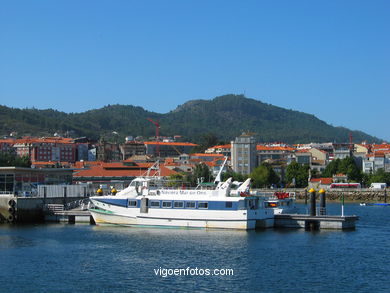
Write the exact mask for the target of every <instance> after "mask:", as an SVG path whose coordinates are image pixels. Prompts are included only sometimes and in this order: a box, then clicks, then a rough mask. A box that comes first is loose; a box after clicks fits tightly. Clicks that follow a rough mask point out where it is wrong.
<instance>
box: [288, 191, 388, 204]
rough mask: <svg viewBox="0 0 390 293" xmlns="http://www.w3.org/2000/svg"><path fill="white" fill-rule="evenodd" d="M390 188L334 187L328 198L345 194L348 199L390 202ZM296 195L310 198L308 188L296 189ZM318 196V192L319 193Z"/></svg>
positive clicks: (337, 198)
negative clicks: (352, 188) (389, 189)
mask: <svg viewBox="0 0 390 293" xmlns="http://www.w3.org/2000/svg"><path fill="white" fill-rule="evenodd" d="M388 195H389V193H388V190H386V189H382V190H374V189H354V190H351V189H349V190H348V189H332V190H327V191H326V200H330V201H332V200H334V201H340V200H341V199H342V197H343V196H344V200H346V201H359V202H389V201H390V199H389V198H388ZM295 196H296V199H298V200H305V198H309V194H308V192H307V191H306V190H304V189H303V190H295ZM317 196H318V194H317Z"/></svg>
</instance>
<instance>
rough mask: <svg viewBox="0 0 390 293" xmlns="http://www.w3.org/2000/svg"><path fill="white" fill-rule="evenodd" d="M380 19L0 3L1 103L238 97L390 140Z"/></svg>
mask: <svg viewBox="0 0 390 293" xmlns="http://www.w3.org/2000/svg"><path fill="white" fill-rule="evenodd" d="M389 15H390V1H379V0H372V1H369V0H367V1H359V0H353V1H348V0H326V1H325V0H317V1H303V0H302V1H300V0H296V1H293V0H288V1H287V0H286V1H278V0H275V1H270V0H267V1H265V0H264V1H262V0H257V1H249V0H242V1H238V0H237V1H228V0H223V1H218V0H208V1H206V0H193V1H191V0H177V1H174V0H172V1H171V0H164V1H161V0H159V1H157V0H156V1H148V0H142V1H141V0H139V1H132V0H123V1H121V0H115V1H103V0H94V1H87V0H83V1H79V0H66V1H65V0H56V1H53V0H47V1H43V0H34V1H21V0H0V104H2V105H6V106H10V107H17V108H25V107H35V108H38V109H46V108H54V109H58V110H60V111H65V112H82V111H86V110H90V109H94V108H100V107H102V106H104V105H108V104H117V103H118V104H131V105H136V106H142V107H144V108H145V109H147V110H150V111H155V112H159V113H166V112H169V111H170V110H173V109H175V108H176V106H178V105H180V104H183V103H185V102H186V101H188V100H192V99H211V98H214V97H216V96H220V95H223V94H229V93H234V94H242V93H245V95H246V96H247V97H250V98H254V99H257V100H260V101H263V102H266V103H269V104H273V105H276V106H280V107H283V108H287V109H294V110H298V111H302V112H306V113H311V114H314V115H316V116H317V117H318V118H320V119H322V120H324V121H326V122H328V123H330V124H332V125H334V126H345V127H348V128H350V129H353V130H362V131H364V132H367V133H369V134H371V135H375V136H378V137H380V138H383V139H386V140H390V130H389V129H390V128H389V125H390V123H389V122H390V115H389V111H390V99H389V98H390V95H389V93H390V32H389V31H390V17H389ZM346 140H347V138H346Z"/></svg>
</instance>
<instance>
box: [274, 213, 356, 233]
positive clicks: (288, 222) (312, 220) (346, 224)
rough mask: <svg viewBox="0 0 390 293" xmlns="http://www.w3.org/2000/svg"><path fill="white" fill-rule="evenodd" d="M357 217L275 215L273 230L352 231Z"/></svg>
mask: <svg viewBox="0 0 390 293" xmlns="http://www.w3.org/2000/svg"><path fill="white" fill-rule="evenodd" d="M358 219H359V217H358V216H326V215H321V216H310V215H300V214H294V215H289V214H281V215H275V222H274V227H275V228H304V229H305V230H320V229H333V230H353V229H355V227H356V221H357V220H358Z"/></svg>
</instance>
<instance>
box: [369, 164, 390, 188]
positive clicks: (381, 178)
mask: <svg viewBox="0 0 390 293" xmlns="http://www.w3.org/2000/svg"><path fill="white" fill-rule="evenodd" d="M364 178H365V180H364V181H365V182H364V183H365V184H366V186H370V185H371V183H374V182H378V183H386V184H387V185H388V186H389V185H390V174H389V173H386V172H385V170H383V169H382V168H381V169H378V170H377V171H376V172H375V173H373V174H369V175H368V174H367V175H366V176H364Z"/></svg>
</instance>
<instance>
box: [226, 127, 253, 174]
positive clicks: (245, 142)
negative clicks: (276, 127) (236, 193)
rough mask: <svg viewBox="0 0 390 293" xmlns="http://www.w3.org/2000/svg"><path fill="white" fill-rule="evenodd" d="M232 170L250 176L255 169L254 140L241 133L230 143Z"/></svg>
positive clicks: (248, 135)
mask: <svg viewBox="0 0 390 293" xmlns="http://www.w3.org/2000/svg"><path fill="white" fill-rule="evenodd" d="M231 146H232V147H231V153H232V157H231V158H232V168H233V171H234V172H237V173H240V174H250V173H251V172H252V171H253V169H254V168H256V167H257V158H256V154H257V152H256V142H255V138H254V137H253V136H252V135H250V134H246V133H243V134H242V135H240V136H239V137H236V139H235V140H234V141H232V142H231Z"/></svg>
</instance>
